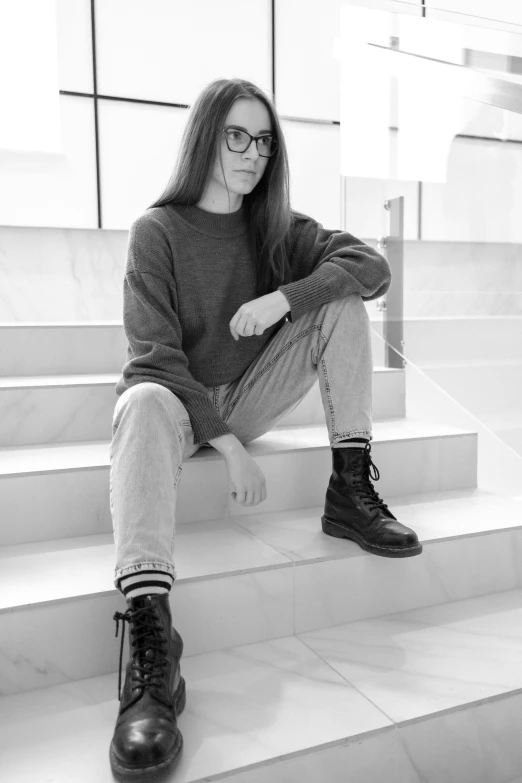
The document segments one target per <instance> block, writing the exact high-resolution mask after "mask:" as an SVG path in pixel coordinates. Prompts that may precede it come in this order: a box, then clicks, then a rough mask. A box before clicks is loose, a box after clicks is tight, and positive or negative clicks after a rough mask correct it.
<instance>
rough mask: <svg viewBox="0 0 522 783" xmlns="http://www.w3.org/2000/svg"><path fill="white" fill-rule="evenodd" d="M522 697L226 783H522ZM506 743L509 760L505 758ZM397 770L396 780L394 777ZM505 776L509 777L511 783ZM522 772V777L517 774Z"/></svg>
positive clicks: (469, 707) (468, 708)
mask: <svg viewBox="0 0 522 783" xmlns="http://www.w3.org/2000/svg"><path fill="white" fill-rule="evenodd" d="M521 717H522V695H521V694H520V693H513V694H511V693H508V694H506V695H505V696H502V697H501V698H494V699H492V700H488V701H485V702H470V703H469V704H466V705H465V707H464V708H462V707H459V708H458V709H455V710H452V711H449V712H446V713H445V714H444V715H430V716H428V717H427V718H423V719H422V720H419V721H415V722H414V723H411V724H410V725H407V726H400V725H399V726H397V727H393V728H392V729H388V728H385V729H383V730H381V731H379V732H378V733H373V732H372V735H371V736H368V735H366V734H365V735H363V736H359V737H351V738H350V742H348V744H337V745H334V746H333V747H332V746H331V747H328V748H326V749H325V750H318V751H316V752H312V753H306V754H301V755H294V756H293V757H292V758H288V759H282V760H278V762H277V763H276V764H265V765H260V766H258V767H256V768H254V769H252V768H250V769H247V770H246V771H245V772H240V773H239V774H231V775H226V776H224V777H220V778H219V780H220V781H221V783H273V781H274V780H277V781H280V782H281V783H294V782H295V783H316V782H317V781H318V780H325V779H326V780H328V781H329V783H344V782H345V781H346V780H347V777H346V770H348V769H349V770H350V776H349V781H350V783H374V781H391V780H394V781H402V782H404V783H406V782H407V783H426V781H429V783H448V781H450V780H455V779H456V778H455V774H456V773H457V774H458V780H459V783H489V781H493V780H495V781H499V783H500V781H501V782H502V783H522V777H520V775H522V763H521V760H520V732H519V726H520V720H521ZM498 742H500V743H501V746H502V753H499V752H498ZM390 770H394V774H390ZM505 773H507V774H508V775H509V778H507V777H505ZM517 773H520V774H519V775H517V777H516V778H515V777H513V775H514V774H517Z"/></svg>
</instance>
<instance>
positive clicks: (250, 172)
mask: <svg viewBox="0 0 522 783" xmlns="http://www.w3.org/2000/svg"><path fill="white" fill-rule="evenodd" d="M237 171H238V173H239V174H255V173H256V172H255V171H247V169H238V170H237Z"/></svg>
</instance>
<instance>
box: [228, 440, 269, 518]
mask: <svg viewBox="0 0 522 783" xmlns="http://www.w3.org/2000/svg"><path fill="white" fill-rule="evenodd" d="M225 463H226V466H227V470H228V478H229V486H230V489H231V493H230V494H231V495H232V497H233V498H234V500H235V501H236V503H239V504H240V505H241V506H257V505H258V503H262V502H263V500H265V499H266V480H265V476H264V473H263V471H262V470H261V468H260V467H259V466H258V465H257V463H256V462H255V461H254V459H253V458H252V457H251V456H250V454H249V453H248V451H247V450H246V449H239V450H238V451H235V452H234V453H233V454H230V455H227V457H226V458H225Z"/></svg>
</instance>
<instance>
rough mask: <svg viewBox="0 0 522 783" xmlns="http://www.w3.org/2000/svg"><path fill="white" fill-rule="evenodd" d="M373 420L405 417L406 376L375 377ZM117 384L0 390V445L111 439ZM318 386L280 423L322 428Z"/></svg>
mask: <svg viewBox="0 0 522 783" xmlns="http://www.w3.org/2000/svg"><path fill="white" fill-rule="evenodd" d="M373 398H374V399H373V408H374V416H373V418H374V420H375V421H382V420H383V419H388V418H400V417H402V416H404V372H403V371H393V372H379V371H375V372H374V373H373ZM117 399H118V398H117V396H116V393H115V385H113V384H107V385H105V384H104V385H99V384H96V385H95V384H88V383H87V384H85V386H66V387H63V386H58V387H49V386H47V387H44V388H29V389H27V388H25V389H0V409H4V410H9V411H10V415H9V416H3V417H0V447H1V448H9V447H12V446H14V447H16V446H27V445H43V444H50V443H71V442H74V441H82V440H84V441H85V440H88V441H92V440H110V439H111V438H112V418H113V415H114V408H115V406H116V402H117ZM324 421H325V418H324V411H323V406H322V403H321V394H320V389H319V382H318V381H316V383H315V384H314V386H313V387H312V389H311V390H310V392H309V393H308V395H307V396H306V397H305V398H304V399H303V400H302V401H301V402H300V403H299V405H298V406H297V408H295V409H294V410H293V411H292V412H291V413H290V414H289V415H288V416H286V417H284V418H283V419H281V420H280V421H279V425H284V426H286V425H288V424H315V423H320V424H324Z"/></svg>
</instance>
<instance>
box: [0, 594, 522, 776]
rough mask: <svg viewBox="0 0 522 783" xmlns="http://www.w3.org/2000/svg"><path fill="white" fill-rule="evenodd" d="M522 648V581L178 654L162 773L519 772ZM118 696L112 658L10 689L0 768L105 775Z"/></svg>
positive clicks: (0, 735)
mask: <svg viewBox="0 0 522 783" xmlns="http://www.w3.org/2000/svg"><path fill="white" fill-rule="evenodd" d="M127 658H128V654H127V653H126V654H125V656H124V659H123V662H124V663H125V662H126V661H127ZM521 660H522V590H521V589H520V588H514V589H511V590H507V591H503V592H498V593H495V594H484V595H482V596H479V597H473V598H468V599H463V600H455V601H449V602H447V601H442V602H440V603H439V604H437V605H432V606H429V607H422V608H419V609H414V610H408V611H403V612H399V613H393V614H388V615H381V616H376V617H374V618H372V619H367V620H362V621H356V622H351V623H345V624H342V625H337V626H336V627H327V628H324V629H322V630H318V631H314V632H303V633H296V635H292V634H288V635H286V636H281V637H278V638H275V639H272V640H270V641H264V642H254V643H250V644H246V645H240V646H238V645H233V646H231V647H230V648H229V649H227V650H222V651H216V652H209V653H202V654H196V655H190V654H184V656H183V658H182V661H181V671H182V674H183V677H184V678H185V681H186V687H187V704H186V707H185V710H184V711H183V713H182V714H181V715H180V716H179V717H178V727H179V729H180V731H181V733H182V735H183V741H184V747H183V753H182V755H181V758H180V760H179V762H178V765H177V766H176V768H175V770H174V771H173V773H172V774H171V775H169V777H168V779H169V780H172V781H175V783H203V781H212V780H221V781H226V782H227V783H274V781H277V783H316V781H317V780H327V781H328V783H346V781H348V780H349V781H350V783H376V781H386V782H387V783H426V781H429V783H448V782H449V781H454V782H455V783H492V782H493V781H494V782H495V783H508V782H509V783H517V781H518V782H519V781H520V779H521V776H522V754H521V751H520V726H521V723H522V666H521V665H520V661H521ZM122 680H123V678H122ZM118 710H119V701H118V674H117V673H114V672H113V673H109V674H105V675H102V676H97V677H91V678H86V679H81V680H78V681H75V682H68V683H63V684H60V685H53V686H50V687H47V688H43V689H41V690H37V691H31V692H26V693H19V694H14V695H7V696H3V697H2V698H0V755H1V758H2V774H3V778H4V779H5V780H6V781H8V780H9V781H14V780H16V781H17V783H33V781H35V780H45V781H47V783H70V781H74V783H92V781H96V783H112V781H113V780H114V778H113V776H112V773H111V770H110V764H109V746H110V743H111V739H112V736H113V732H114V727H115V723H116V718H117V715H118Z"/></svg>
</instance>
